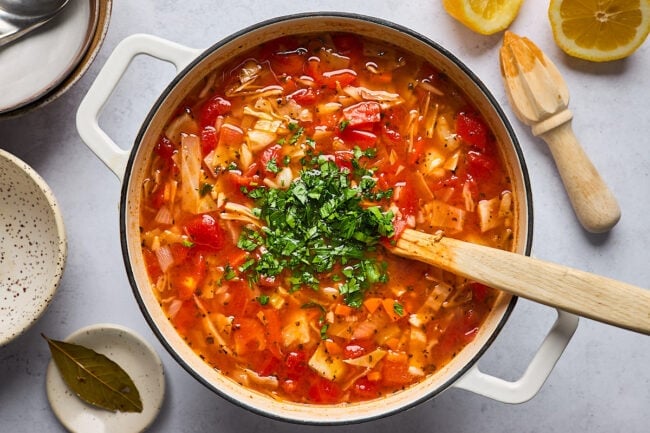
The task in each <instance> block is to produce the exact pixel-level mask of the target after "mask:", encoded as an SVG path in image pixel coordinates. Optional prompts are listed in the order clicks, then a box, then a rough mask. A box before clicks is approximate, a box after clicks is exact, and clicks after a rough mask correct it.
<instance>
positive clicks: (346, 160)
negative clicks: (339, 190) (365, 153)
mask: <svg viewBox="0 0 650 433" xmlns="http://www.w3.org/2000/svg"><path fill="white" fill-rule="evenodd" d="M353 158H354V154H353V153H352V151H349V150H337V151H336V152H334V163H335V164H336V165H337V167H338V168H339V170H343V169H344V168H345V169H347V170H348V171H349V172H350V173H352V168H353V167H352V159H353Z"/></svg>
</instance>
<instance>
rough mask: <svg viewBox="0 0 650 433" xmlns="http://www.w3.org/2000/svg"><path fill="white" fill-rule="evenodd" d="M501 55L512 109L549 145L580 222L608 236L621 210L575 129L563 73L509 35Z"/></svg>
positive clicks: (525, 41) (533, 47)
mask: <svg viewBox="0 0 650 433" xmlns="http://www.w3.org/2000/svg"><path fill="white" fill-rule="evenodd" d="M499 54H500V60H501V75H502V76H503V81H504V84H505V89H506V93H507V95H508V99H509V101H510V105H511V106H512V109H513V111H514V112H515V114H516V115H517V117H518V118H519V120H521V121H522V122H523V123H525V124H526V125H529V126H531V127H532V131H533V135H535V136H539V137H541V138H542V139H543V140H544V141H545V142H546V143H547V144H548V146H549V149H550V150H551V154H552V155H553V159H554V160H555V165H556V166H557V169H558V171H559V173H560V177H561V178H562V182H563V183H564V186H565V188H566V191H567V195H568V196H569V199H570V200H571V204H572V205H573V209H574V211H575V213H576V216H577V217H578V220H579V221H580V223H581V224H582V226H583V227H584V228H585V229H586V230H587V231H589V232H592V233H602V232H606V231H608V230H609V229H611V228H612V227H614V225H615V224H616V223H617V222H618V220H619V219H620V217H621V210H620V208H619V207H618V203H617V202H616V198H615V197H614V194H612V192H611V191H610V190H609V188H608V187H607V185H606V184H605V182H604V181H603V179H602V178H601V177H600V175H599V174H598V171H597V170H596V168H595V167H594V165H593V164H592V163H591V161H590V160H589V158H588V157H587V154H586V153H585V152H584V150H583V149H582V147H581V146H580V143H579V142H578V139H577V138H576V136H575V135H574V133H573V130H572V129H571V119H572V118H573V114H572V113H571V111H570V110H569V109H568V104H569V89H568V88H567V86H566V83H565V82H564V80H563V79H562V76H561V75H560V72H559V71H558V69H557V68H556V67H555V65H554V64H553V62H551V61H550V60H549V58H548V57H546V55H545V54H544V53H543V52H542V51H541V50H540V49H539V48H538V47H537V46H536V45H535V44H534V43H533V42H531V41H530V40H529V39H528V38H522V37H519V36H517V35H516V34H514V33H512V32H509V31H507V32H506V33H505V35H504V37H503V46H502V47H501V50H500V53H499Z"/></svg>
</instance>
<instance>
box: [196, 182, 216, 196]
mask: <svg viewBox="0 0 650 433" xmlns="http://www.w3.org/2000/svg"><path fill="white" fill-rule="evenodd" d="M213 188H214V185H212V184H211V183H208V182H204V183H203V184H201V188H200V189H199V195H200V196H201V197H203V196H205V195H206V194H209V193H211V192H212V189H213Z"/></svg>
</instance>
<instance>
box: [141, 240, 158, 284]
mask: <svg viewBox="0 0 650 433" xmlns="http://www.w3.org/2000/svg"><path fill="white" fill-rule="evenodd" d="M142 258H143V259H144V266H145V268H146V269H147V275H149V278H150V279H151V281H154V282H155V281H156V280H157V279H158V277H160V276H161V275H162V269H160V264H159V263H158V258H157V257H156V254H155V253H154V252H153V251H151V250H150V249H149V248H142Z"/></svg>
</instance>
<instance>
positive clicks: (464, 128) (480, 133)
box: [456, 111, 490, 152]
mask: <svg viewBox="0 0 650 433" xmlns="http://www.w3.org/2000/svg"><path fill="white" fill-rule="evenodd" d="M456 133H458V135H460V137H461V138H462V139H463V140H465V141H466V142H468V143H470V144H471V145H472V146H474V147H475V148H477V149H478V150H479V151H481V152H486V151H487V146H488V140H489V134H490V130H489V128H488V127H487V125H486V124H485V122H484V121H483V119H482V118H481V116H480V115H479V114H478V113H475V112H472V111H461V112H460V113H458V116H457V117H456Z"/></svg>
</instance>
